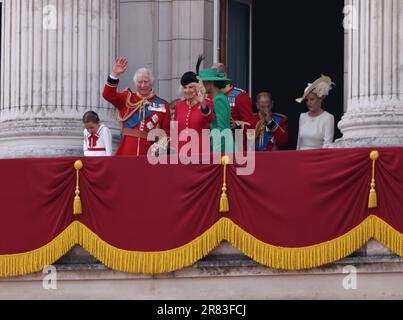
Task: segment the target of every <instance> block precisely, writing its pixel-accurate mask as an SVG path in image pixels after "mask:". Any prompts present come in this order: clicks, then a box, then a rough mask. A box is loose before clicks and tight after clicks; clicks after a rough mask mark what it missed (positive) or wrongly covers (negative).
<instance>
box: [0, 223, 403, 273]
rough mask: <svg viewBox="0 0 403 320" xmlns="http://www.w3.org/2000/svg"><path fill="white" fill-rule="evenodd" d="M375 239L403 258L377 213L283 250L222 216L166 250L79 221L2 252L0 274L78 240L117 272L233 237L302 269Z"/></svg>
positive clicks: (42, 260)
mask: <svg viewBox="0 0 403 320" xmlns="http://www.w3.org/2000/svg"><path fill="white" fill-rule="evenodd" d="M371 238H374V239H376V240H378V241H379V242H381V243H382V244H384V245H385V246H386V247H388V248H389V249H391V250H392V251H393V252H395V253H396V254H398V255H399V256H401V257H403V234H402V233H400V232H398V231H397V230H395V229H394V228H392V227H391V226H390V225H389V224H387V223H386V222H384V221H383V220H381V219H380V218H378V217H376V216H373V215H372V216H369V217H368V218H367V219H366V220H365V221H363V222H362V223H361V224H360V225H359V226H357V227H356V228H354V229H353V230H351V231H350V232H348V233H346V234H344V235H343V236H341V237H339V238H337V239H334V240H330V241H328V242H324V243H321V244H318V245H314V246H310V247H303V248H283V247H276V246H272V245H269V244H266V243H264V242H262V241H260V240H258V239H256V238H255V237H253V236H252V235H250V234H249V233H247V232H246V231H244V230H242V229H241V228H240V227H239V226H237V225H236V224H235V223H234V222H232V221H231V220H229V219H228V218H222V219H221V220H220V221H218V222H217V223H216V224H215V225H214V226H212V227H211V228H210V229H209V230H207V231H206V232H205V233H204V234H203V235H201V236H200V237H198V238H196V239H195V240H193V241H191V242H190V243H188V244H186V245H184V246H182V247H179V248H176V249H173V250H168V251H161V252H138V251H126V250H122V249H119V248H116V247H113V246H112V245H110V244H108V243H106V242H105V241H103V240H102V239H101V238H100V237H99V236H97V235H96V234H95V233H94V232H93V231H91V230H90V229H89V228H88V227H86V226H85V225H83V224H82V223H80V222H78V221H75V222H73V223H72V224H71V225H70V226H69V227H68V228H67V229H66V230H65V231H64V232H63V233H61V234H60V235H59V236H57V237H56V238H55V239H54V240H53V241H52V242H50V243H49V244H47V245H45V246H43V247H42V248H39V249H37V250H34V251H31V252H26V253H21V254H15V255H3V256H1V255H0V277H14V276H20V275H26V274H29V273H33V272H37V271H41V270H42V269H43V268H44V267H46V266H48V265H51V264H52V263H54V262H55V261H57V260H58V259H60V258H61V257H62V256H63V255H65V254H66V253H67V252H69V251H70V250H71V249H72V248H73V247H74V246H75V245H76V244H78V245H81V246H82V247H83V248H84V249H86V250H87V251H88V252H90V253H91V254H92V255H93V256H94V257H95V258H97V259H98V260H99V261H101V262H102V263H103V264H105V265H106V266H107V267H109V268H111V269H113V270H117V271H123V272H131V273H146V274H160V273H167V272H172V271H176V270H181V269H183V268H186V267H189V266H191V265H193V264H194V263H195V262H197V261H199V260H200V259H202V258H203V257H205V256H207V255H208V254H209V253H210V252H211V251H212V250H213V249H214V248H216V247H217V246H218V245H219V244H220V243H221V242H222V241H223V240H227V241H229V242H230V243H231V244H232V245H233V246H234V247H235V248H237V249H239V250H240V251H241V252H243V253H244V254H245V255H247V256H249V257H250V258H251V259H253V260H254V261H256V262H258V263H260V264H262V265H264V266H267V267H271V268H274V269H282V270H303V269H311V268H316V267H319V266H322V265H325V264H329V263H333V262H335V261H338V260H341V259H343V258H345V257H347V256H349V255H351V254H352V253H353V252H355V251H356V250H358V249H359V248H361V247H362V246H364V245H365V244H366V243H367V242H368V241H369V240H370V239H371Z"/></svg>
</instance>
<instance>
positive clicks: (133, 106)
mask: <svg viewBox="0 0 403 320" xmlns="http://www.w3.org/2000/svg"><path fill="white" fill-rule="evenodd" d="M152 96H154V93H153V92H151V93H150V94H149V95H148V96H147V97H143V98H142V99H141V100H139V101H138V102H136V103H131V102H130V100H131V98H132V92H131V91H130V90H129V89H127V98H126V108H127V112H126V114H125V115H124V116H123V117H121V116H120V112H119V110H116V117H117V118H118V120H119V121H122V122H125V121H126V120H128V119H130V117H131V116H132V115H133V114H135V113H136V112H137V111H139V110H140V109H141V107H142V106H143V105H144V102H145V101H147V100H148V99H150V98H151V97H152Z"/></svg>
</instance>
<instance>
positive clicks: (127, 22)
mask: <svg viewBox="0 0 403 320" xmlns="http://www.w3.org/2000/svg"><path fill="white" fill-rule="evenodd" d="M133 16H135V17H136V19H133ZM119 23H120V28H119V39H120V43H119V52H120V54H121V55H122V56H125V57H127V58H128V59H129V65H128V70H127V72H126V74H125V75H123V76H122V77H121V79H120V80H121V82H120V84H121V88H124V87H131V88H133V74H134V72H135V70H136V69H137V68H140V67H147V68H150V69H152V70H153V72H154V75H155V80H156V81H155V90H156V92H157V93H158V94H159V95H160V96H161V98H164V99H166V100H172V99H175V98H177V96H178V87H179V79H180V77H181V76H182V74H183V73H184V72H186V71H189V70H194V69H195V67H196V61H197V57H198V55H199V54H204V55H205V56H206V61H205V62H204V65H203V67H210V66H211V64H212V63H213V33H214V32H213V30H214V24H213V23H214V2H213V0H163V1H162V0H160V1H151V0H149V1H127V0H120V18H119Z"/></svg>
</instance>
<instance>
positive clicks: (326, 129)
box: [297, 111, 334, 150]
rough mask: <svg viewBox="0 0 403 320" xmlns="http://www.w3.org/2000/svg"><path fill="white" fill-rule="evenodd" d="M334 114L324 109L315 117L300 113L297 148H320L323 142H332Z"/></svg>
mask: <svg viewBox="0 0 403 320" xmlns="http://www.w3.org/2000/svg"><path fill="white" fill-rule="evenodd" d="M333 138H334V116H333V115H332V114H330V113H329V112H327V111H324V112H323V113H322V114H320V115H319V116H317V117H311V116H309V115H308V113H302V114H301V116H300V118H299V132H298V143H297V150H311V149H322V148H323V145H324V144H325V143H331V142H333Z"/></svg>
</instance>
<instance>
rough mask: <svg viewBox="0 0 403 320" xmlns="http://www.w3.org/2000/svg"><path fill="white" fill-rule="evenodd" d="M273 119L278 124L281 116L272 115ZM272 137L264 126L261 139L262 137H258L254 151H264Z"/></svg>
mask: <svg viewBox="0 0 403 320" xmlns="http://www.w3.org/2000/svg"><path fill="white" fill-rule="evenodd" d="M273 120H274V121H275V122H276V123H277V124H280V121H281V117H280V116H274V117H273ZM272 139H273V134H272V133H271V132H270V131H267V130H266V128H264V130H263V139H262V137H259V139H258V141H257V142H256V151H265V150H266V149H267V147H268V145H269V143H270V142H271V140H272ZM262 140H263V141H262Z"/></svg>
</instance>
